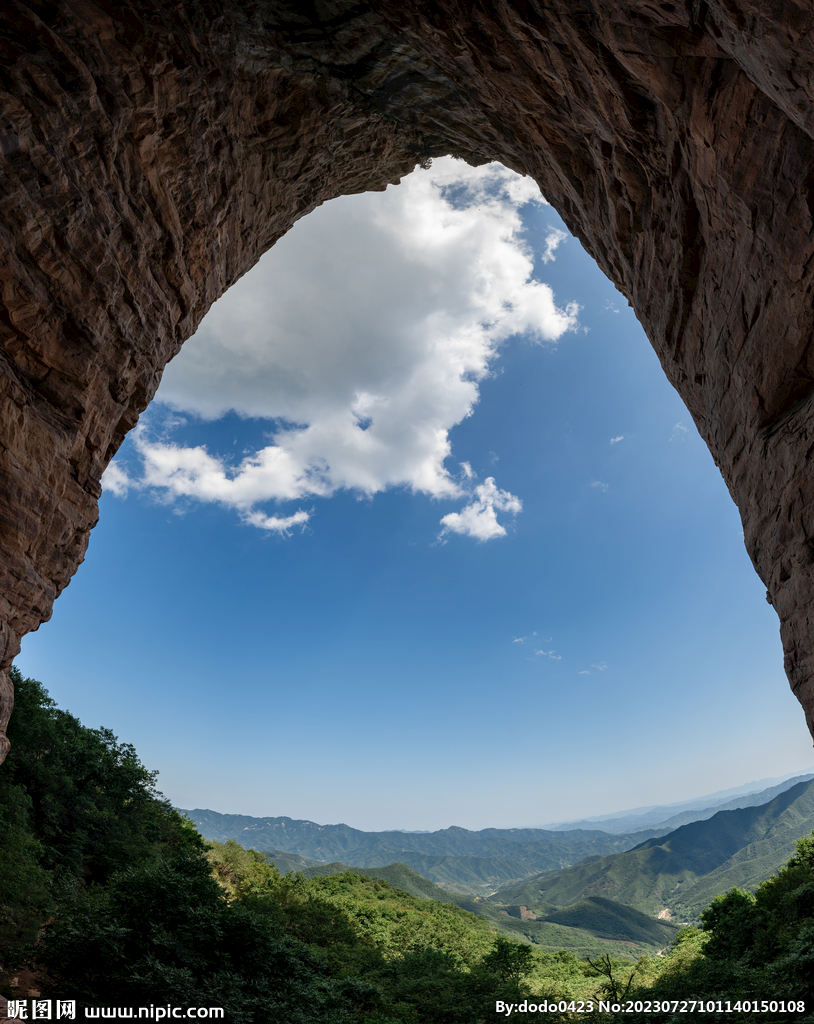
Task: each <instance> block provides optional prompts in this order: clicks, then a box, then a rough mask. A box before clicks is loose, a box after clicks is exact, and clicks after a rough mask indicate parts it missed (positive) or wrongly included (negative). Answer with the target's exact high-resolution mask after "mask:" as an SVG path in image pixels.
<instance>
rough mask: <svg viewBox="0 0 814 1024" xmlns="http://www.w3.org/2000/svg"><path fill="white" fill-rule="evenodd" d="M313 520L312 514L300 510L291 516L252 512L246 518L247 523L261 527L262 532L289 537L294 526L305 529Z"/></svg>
mask: <svg viewBox="0 0 814 1024" xmlns="http://www.w3.org/2000/svg"><path fill="white" fill-rule="evenodd" d="M310 518H311V513H310V512H303V510H302V509H300V510H299V511H298V512H295V513H294V514H293V515H291V516H282V517H281V516H267V515H264V514H263V513H262V512H250V513H249V514H248V515H247V516H246V522H247V523H250V524H251V525H252V526H259V527H260V529H261V530H269V531H270V532H272V533H281V534H283V535H284V536H286V537H287V536H288V535H289V533H290V531H291V529H292V528H293V527H294V526H302V527H304V526H305V524H306V523H307V522H308V520H309V519H310Z"/></svg>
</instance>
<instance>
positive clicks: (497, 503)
mask: <svg viewBox="0 0 814 1024" xmlns="http://www.w3.org/2000/svg"><path fill="white" fill-rule="evenodd" d="M522 508H523V503H522V501H521V500H520V499H519V498H518V497H516V496H515V495H514V494H510V493H509V492H508V491H501V490H500V489H499V488H498V487H497V486H496V484H495V478H494V477H493V476H489V477H487V478H486V480H484V482H483V483H482V484H479V485H478V486H477V487H476V488H475V495H474V497H473V499H472V501H470V502H469V504H468V505H467V506H466V507H465V508H463V509H462V510H461V511H460V512H450V513H449V515H446V516H444V518H443V519H442V520H441V526H442V527H443V529H442V530H441V534H440V536H441V537H444V536H445V535H446V534H448V533H463V534H465V535H466V536H468V537H474V538H475V539H476V540H491V539H492V538H493V537H504V536H505V535H506V527H505V526H501V524H500V523H499V522H498V521H497V514H498V512H510V513H511V514H512V515H517V513H518V512H520V511H522Z"/></svg>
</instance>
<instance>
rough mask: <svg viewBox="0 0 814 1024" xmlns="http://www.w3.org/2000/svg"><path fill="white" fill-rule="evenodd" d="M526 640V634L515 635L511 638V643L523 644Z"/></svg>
mask: <svg viewBox="0 0 814 1024" xmlns="http://www.w3.org/2000/svg"><path fill="white" fill-rule="evenodd" d="M526 640H528V637H527V636H518V637H515V639H514V640H512V643H513V644H523V643H525V642H526Z"/></svg>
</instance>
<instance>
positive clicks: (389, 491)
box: [18, 159, 814, 829]
mask: <svg viewBox="0 0 814 1024" xmlns="http://www.w3.org/2000/svg"><path fill="white" fill-rule="evenodd" d="M105 486H106V490H105V493H104V494H103V496H102V500H101V504H100V512H101V521H100V524H99V526H97V528H96V529H95V530H94V532H93V535H92V538H91V543H90V548H89V551H88V555H87V558H86V560H85V563H84V565H83V566H82V567H81V568H80V571H79V573H78V574H77V576H76V577H75V578H74V581H73V582H72V583H71V585H70V587H69V588H68V589H67V590H66V591H65V592H64V593H63V595H62V596H61V597H60V599H59V601H58V602H57V604H56V607H55V613H54V617H53V619H52V621H51V622H49V623H47V624H46V625H44V626H43V627H41V628H40V630H39V631H38V632H37V633H36V634H32V635H31V636H29V637H27V638H26V639H25V640H24V641H23V651H22V654H21V656H20V658H19V659H18V664H19V666H20V668H21V670H22V671H23V672H24V673H25V674H29V675H33V676H36V677H37V678H39V679H41V680H42V681H43V682H44V683H45V685H46V686H47V687H48V688H49V690H50V692H51V694H52V696H53V697H54V698H55V699H56V700H57V702H58V703H59V704H60V706H62V707H65V708H67V709H69V710H70V711H72V712H73V713H74V714H76V715H78V716H79V717H80V718H81V719H82V720H83V721H84V722H85V723H86V724H88V725H91V726H102V725H104V726H107V727H109V728H111V729H113V731H114V732H115V733H116V734H117V735H118V736H119V737H120V738H121V739H122V740H126V741H128V742H132V743H134V744H135V746H136V748H137V750H138V751H139V754H140V755H141V757H142V759H143V760H144V762H145V763H146V764H147V765H148V766H149V767H151V768H158V769H159V771H160V778H159V785H160V788H161V789H162V790H163V791H164V793H165V794H166V795H167V796H168V797H169V798H170V799H171V800H172V801H173V802H174V803H175V804H177V805H179V806H183V807H189V808H192V807H207V808H212V809H214V810H218V811H222V812H239V813H244V814H254V815H289V816H291V817H294V818H310V819H312V820H315V821H319V822H323V823H328V822H339V821H344V822H346V823H348V824H350V825H353V826H356V827H358V828H364V829H380V828H406V829H421V828H426V829H434V828H441V827H446V826H448V825H452V824H455V825H462V826H465V827H468V828H485V827H489V826H496V827H511V826H520V825H541V824H544V823H547V822H554V821H561V820H567V819H576V818H581V817H583V816H587V815H596V814H602V813H609V812H611V811H614V810H617V809H622V808H628V807H634V806H639V805H644V804H652V803H664V802H670V801H679V800H683V799H687V798H692V797H694V796H696V795H699V794H702V793H706V792H712V791H714V790H719V789H724V788H727V787H729V786H737V785H740V784H742V783H744V782H747V781H749V780H751V779H760V778H764V777H767V776H779V775H783V774H786V773H790V772H793V771H796V770H798V769H800V770H802V769H805V768H807V767H808V766H809V765H810V764H811V763H812V762H814V757H812V754H811V741H810V737H809V735H808V733H807V730H806V728H805V724H804V720H803V715H802V712H801V711H800V709H799V706H798V705H797V703H796V701H795V700H794V699H793V697H792V696H791V693H790V692H789V689H788V685H787V683H786V680H785V676H784V674H783V670H782V652H781V648H780V642H779V637H778V629H777V620H776V616H775V614H774V612H773V610H772V609H771V607H770V606H769V605H768V604H767V603H766V601H765V589H764V587H763V586H762V584H761V583H760V580H759V579H758V578H757V576H756V575H755V574H754V571H753V569H752V567H751V564H750V562H749V559H748V556H747V555H746V553H745V550H744V547H743V539H742V534H741V528H740V521H739V517H738V514H737V510H736V508H735V506H734V505H733V504H732V501H731V499H730V498H729V495H728V493H727V490H726V487H725V485H724V483H723V481H722V480H721V478H720V476H719V474H718V472H717V470H716V469H715V467H714V465H713V462H712V459H711V457H710V455H709V453H708V451H707V449H706V447H705V446H704V444H703V442H702V441H701V440H700V438H699V437H698V435H697V432H696V431H695V428H694V426H693V424H692V421H691V419H690V417H689V415H688V413H687V411H686V409H685V408H684V406H683V405H682V403H681V401H680V399H679V398H678V396H677V395H676V393H675V392H674V390H673V389H672V387H671V386H670V385H669V384H668V382H667V380H666V379H665V377H664V375H663V374H662V372H661V370H660V367H659V365H658V361H657V359H656V357H655V355H654V354H653V352H652V350H651V348H650V346H649V344H648V342H647V340H646V338H645V336H644V334H643V332H642V330H641V328H640V327H639V325H638V323H637V321H636V319H635V317H634V316H633V313H632V311H631V310H630V309H629V308H628V306H627V304H626V301H625V300H624V298H623V297H622V296H621V295H620V294H619V293H618V292H617V291H616V290H615V289H614V287H613V286H612V285H611V284H610V282H608V281H607V279H606V278H605V277H604V276H603V275H602V274H601V273H600V271H599V270H598V269H597V267H596V266H595V264H594V263H593V261H592V260H591V259H590V258H589V257H588V256H587V255H586V254H585V252H584V251H583V249H582V248H581V246H580V245H579V243H578V242H577V241H576V240H575V239H573V238H571V237H570V236H568V234H567V232H566V231H565V229H564V226H563V224H562V222H561V221H560V219H559V218H558V217H557V215H556V213H555V212H554V211H553V209H552V208H551V207H550V206H548V205H546V204H545V203H544V201H542V199H541V197H540V196H539V193H538V192H537V189H536V187H535V186H534V185H533V184H532V183H531V182H530V181H529V180H528V179H522V178H519V177H518V176H517V175H514V174H512V173H511V172H508V171H505V170H504V169H502V168H500V167H499V166H498V165H490V166H489V167H486V168H479V169H472V168H469V167H468V166H467V165H465V164H463V163H461V162H457V161H452V160H451V159H446V160H439V161H436V162H435V164H434V165H433V167H432V168H431V169H430V170H429V171H416V172H415V174H414V175H411V176H410V177H409V178H408V179H405V181H404V182H403V183H402V184H401V185H400V186H397V187H396V186H390V187H389V188H388V189H387V191H386V192H384V193H371V194H367V195H364V196H352V197H345V198H343V199H339V200H335V201H334V202H332V203H328V204H326V205H325V206H323V207H322V208H320V209H319V210H317V211H315V212H314V213H313V214H311V215H310V216H309V217H308V218H306V219H304V220H303V221H301V222H299V223H298V224H297V225H295V227H294V228H293V230H292V231H291V232H290V234H289V235H287V236H286V237H285V238H284V239H283V240H282V241H281V242H280V243H278V245H277V246H276V247H275V249H273V250H272V251H271V252H270V253H269V254H267V255H266V257H264V258H263V260H261V262H260V263H259V264H258V266H257V267H256V268H255V269H254V270H253V271H252V272H251V273H250V274H248V275H246V277H245V278H244V279H243V280H242V281H241V282H239V284H238V285H237V286H235V288H234V289H232V291H231V292H230V293H229V294H228V295H227V296H226V297H225V298H224V299H223V300H221V302H220V303H218V304H216V306H215V307H214V308H213V310H212V312H211V313H210V315H209V316H208V317H207V319H206V320H205V321H204V323H203V325H202V326H201V328H200V330H199V332H198V334H197V335H196V336H195V337H194V338H193V339H191V340H190V341H189V342H188V343H187V345H186V346H185V348H184V350H183V352H182V353H181V355H180V356H179V357H178V358H177V359H176V360H175V361H174V362H173V363H172V364H171V365H170V367H169V368H168V370H167V372H166V374H165V378H164V382H163V383H162V387H161V389H160V391H159V394H158V397H157V399H156V402H155V403H154V404H153V405H152V406H151V407H150V409H149V410H148V412H147V413H146V414H145V415H144V416H143V417H142V421H141V424H140V426H139V428H138V430H137V431H136V432H134V433H133V434H131V435H130V436H129V438H128V440H127V441H126V442H125V444H124V446H123V447H122V450H121V452H120V453H119V455H118V456H117V458H116V460H115V462H114V464H113V468H112V469H111V470H109V471H108V474H107V475H106V478H105Z"/></svg>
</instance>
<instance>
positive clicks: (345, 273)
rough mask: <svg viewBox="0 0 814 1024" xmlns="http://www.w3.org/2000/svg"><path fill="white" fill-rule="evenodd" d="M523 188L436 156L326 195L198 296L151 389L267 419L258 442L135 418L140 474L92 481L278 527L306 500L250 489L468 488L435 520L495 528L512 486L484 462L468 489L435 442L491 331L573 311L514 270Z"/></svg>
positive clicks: (473, 532)
mask: <svg viewBox="0 0 814 1024" xmlns="http://www.w3.org/2000/svg"><path fill="white" fill-rule="evenodd" d="M529 202H536V203H544V202H545V200H544V199H543V198H542V196H541V195H540V193H539V190H538V189H537V186H536V185H535V184H534V183H533V182H532V181H531V179H528V178H523V177H521V176H519V175H517V174H514V173H513V172H511V171H508V170H506V169H505V168H503V167H501V166H500V165H499V164H489V165H487V166H484V167H479V168H472V167H469V166H468V165H466V164H464V163H462V162H460V161H454V160H452V159H451V158H445V159H443V160H438V161H436V162H435V163H434V164H433V166H432V168H431V169H430V170H424V171H416V172H415V173H414V174H411V175H409V176H408V177H407V178H405V179H404V181H403V182H402V184H401V185H400V186H398V187H393V186H390V187H388V189H387V190H386V192H384V193H367V194H365V195H357V196H346V197H343V198H341V199H337V200H334V201H332V202H329V203H326V204H325V205H324V206H322V207H321V208H320V209H319V210H317V211H315V213H313V214H312V215H311V216H309V217H307V218H305V219H303V220H302V221H300V222H299V223H298V224H297V225H296V226H295V227H294V229H293V230H292V231H291V232H290V233H289V234H288V235H286V236H285V237H284V238H283V239H282V240H281V241H280V242H278V244H277V245H276V246H275V247H274V249H272V250H271V252H269V253H268V254H266V256H264V257H263V259H262V260H261V261H260V262H259V263H258V265H257V266H256V268H255V269H254V270H253V271H252V272H251V273H250V274H247V275H246V276H245V277H244V278H243V279H242V280H241V281H239V282H238V283H237V284H236V285H235V286H234V287H233V288H232V289H231V290H230V291H229V292H228V293H227V294H226V295H225V296H224V297H223V298H222V299H221V300H220V301H219V302H218V303H216V304H215V306H214V307H213V308H212V310H211V311H210V313H209V314H208V316H207V317H206V318H205V319H204V321H203V323H202V324H201V327H200V328H199V330H198V332H197V334H196V335H195V336H194V337H193V338H192V339H191V340H190V341H188V342H187V344H186V345H185V346H184V349H183V350H182V352H181V353H180V354H179V355H178V356H177V357H176V358H175V359H174V360H173V361H172V362H171V363H170V364H169V366H168V367H167V369H166V371H165V374H164V379H163V382H162V385H161V388H160V389H159V392H158V395H157V399H158V400H159V401H160V402H164V403H166V404H167V405H169V406H171V407H172V408H173V409H174V410H176V412H183V413H192V414H196V415H197V416H198V417H201V418H203V419H207V420H214V419H218V418H219V417H221V416H222V415H224V414H225V413H226V412H228V411H230V410H233V411H235V412H237V413H238V414H239V415H240V416H244V417H258V418H262V419H266V420H269V421H271V422H270V435H269V441H270V443H269V444H268V445H267V446H266V447H264V448H262V449H260V450H259V451H257V452H254V453H252V454H249V455H248V456H247V457H245V458H244V459H243V460H242V461H241V462H239V463H237V464H235V463H233V462H230V461H228V460H227V459H225V458H223V457H220V456H217V455H214V454H212V453H211V452H209V451H208V450H207V449H206V448H205V447H202V446H184V445H181V444H177V443H173V441H172V439H171V438H168V437H167V436H166V434H165V436H163V437H160V438H159V437H156V436H153V435H152V434H151V433H150V431H149V429H148V428H146V427H145V428H142V429H141V430H140V432H139V433H138V435H137V437H136V444H135V448H136V452H137V454H138V456H139V457H140V460H141V466H140V473H141V475H140V476H138V477H136V476H133V475H131V476H130V477H128V476H127V474H126V473H125V472H123V471H122V470H121V468H120V467H118V466H115V465H114V466H112V467H111V468H110V469H108V472H107V473H106V474H105V486H106V487H107V488H108V489H109V490H110V491H111V492H112V493H114V494H116V495H119V496H123V495H124V494H126V493H127V488H128V487H133V486H138V487H147V488H151V489H155V490H156V491H158V492H159V493H161V492H163V493H164V494H165V495H166V496H168V497H169V498H181V497H186V498H195V499H198V500H201V501H214V502H219V503H221V504H223V505H226V506H230V507H233V508H235V509H237V510H238V511H240V512H241V513H242V515H243V518H244V520H245V521H246V522H249V523H251V524H253V525H255V526H258V527H260V528H262V529H269V530H276V531H279V532H286V531H287V530H288V529H290V527H291V526H292V525H301V524H302V523H303V522H304V521H305V520H302V519H300V520H298V521H297V522H296V523H295V522H293V520H294V519H296V516H298V515H301V516H307V513H305V512H303V511H302V510H299V511H298V512H297V513H295V514H294V515H293V516H291V515H289V516H281V517H277V516H266V515H264V514H262V513H259V512H257V511H256V507H257V506H258V505H261V504H262V503H264V502H270V501H301V500H302V499H303V498H307V497H309V496H329V495H330V494H332V493H334V492H335V491H336V490H338V489H341V488H348V489H353V490H356V491H359V492H361V493H362V494H366V495H373V494H375V493H377V492H379V491H382V490H384V489H385V488H387V487H392V486H405V485H406V486H408V487H409V488H411V489H412V490H413V491H416V492H422V493H424V494H427V495H430V496H432V497H434V498H444V499H450V498H462V497H463V498H471V499H472V500H471V501H470V502H469V503H468V504H467V505H466V506H465V508H463V509H462V510H461V512H459V513H451V514H450V515H448V516H444V517H443V519H442V521H441V522H442V526H443V528H444V529H443V531H442V533H444V534H446V533H463V534H468V535H469V536H473V537H476V538H477V539H480V540H487V539H490V538H493V537H498V536H503V535H504V534H505V532H506V530H505V528H504V527H503V526H502V525H501V524H500V523H499V522H498V520H497V513H498V512H508V513H510V514H517V513H518V512H519V511H520V509H521V507H522V506H521V503H520V500H519V499H518V498H516V497H515V496H514V495H511V494H509V493H508V492H507V491H501V490H499V489H498V488H497V486H496V485H495V483H494V479H493V478H489V480H487V481H486V483H485V484H482V485H480V486H479V487H476V488H475V495H474V496H473V495H472V494H471V493H470V492H469V489H468V488H469V485H468V483H467V481H468V480H470V479H473V478H474V476H475V474H474V471H473V470H472V468H471V466H470V465H469V464H468V463H461V467H462V469H463V474H464V476H465V477H466V480H460V478H458V479H456V478H454V477H453V476H452V474H451V473H450V472H449V470H448V469H447V468H446V465H445V460H446V459H447V458H448V457H449V456H450V453H451V445H450V440H449V431H450V430H451V428H452V427H454V426H455V425H456V424H457V423H460V422H461V421H462V420H463V419H465V418H466V417H468V416H470V415H471V414H472V412H473V410H474V409H475V406H476V405H477V402H478V398H479V391H478V387H479V383H480V382H481V381H482V380H484V379H485V378H486V377H488V376H489V375H490V373H492V372H493V365H494V362H495V360H496V357H497V355H498V351H499V349H500V346H501V345H502V344H503V343H504V342H505V341H506V340H507V339H508V338H510V337H511V336H512V335H516V334H525V335H527V336H529V337H531V338H532V339H534V340H536V341H537V342H538V343H551V342H555V341H556V340H557V339H558V338H560V337H561V336H562V334H563V333H564V332H565V331H568V330H573V329H575V328H576V327H577V314H578V310H579V307H578V306H576V305H575V304H570V305H568V306H566V307H565V308H560V307H558V306H557V305H556V304H555V301H554V296H553V293H552V291H551V289H550V287H549V286H548V285H546V284H543V283H542V282H539V281H535V280H534V279H533V278H532V276H531V274H532V266H533V264H532V254H531V253H530V252H529V250H528V248H527V245H526V242H525V241H524V238H523V223H522V219H521V217H520V213H519V208H520V206H521V205H523V204H525V203H529ZM558 234H562V232H552V233H549V236H548V239H547V242H546V253H547V254H548V256H544V259H546V258H549V257H551V258H553V253H554V250H555V249H556V246H557V245H558V244H559V243H560V241H561V240H562V239H560V238H555V237H554V236H555V235H558ZM147 422H148V423H149V422H153V421H151V420H150V419H149V418H148V421H147ZM176 422H179V421H177V419H176ZM180 422H182V421H180ZM163 426H164V428H165V429H166V428H167V426H168V425H167V424H166V423H165V424H163Z"/></svg>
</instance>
